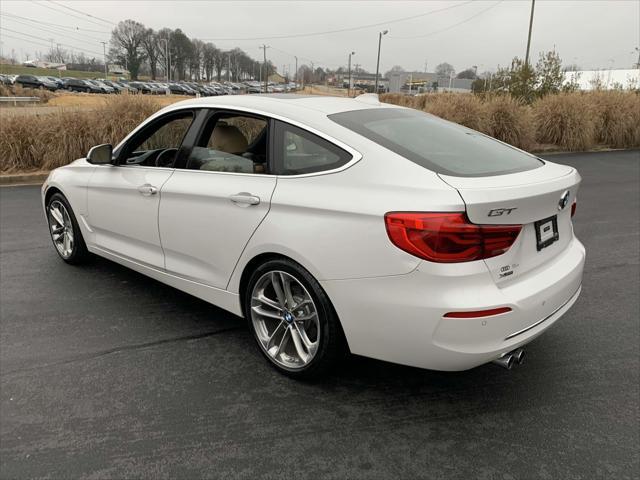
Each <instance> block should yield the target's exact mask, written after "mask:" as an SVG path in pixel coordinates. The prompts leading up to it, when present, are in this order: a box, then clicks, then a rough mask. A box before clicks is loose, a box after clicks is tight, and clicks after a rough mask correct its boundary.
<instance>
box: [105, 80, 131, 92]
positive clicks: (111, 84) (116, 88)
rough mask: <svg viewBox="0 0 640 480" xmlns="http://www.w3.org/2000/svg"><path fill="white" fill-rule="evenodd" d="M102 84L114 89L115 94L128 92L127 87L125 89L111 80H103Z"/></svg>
mask: <svg viewBox="0 0 640 480" xmlns="http://www.w3.org/2000/svg"><path fill="white" fill-rule="evenodd" d="M102 83H104V84H105V85H108V86H109V87H111V88H113V90H114V92H115V93H122V92H123V91H124V90H126V88H125V87H123V86H122V85H120V84H118V83H117V82H112V81H111V80H102Z"/></svg>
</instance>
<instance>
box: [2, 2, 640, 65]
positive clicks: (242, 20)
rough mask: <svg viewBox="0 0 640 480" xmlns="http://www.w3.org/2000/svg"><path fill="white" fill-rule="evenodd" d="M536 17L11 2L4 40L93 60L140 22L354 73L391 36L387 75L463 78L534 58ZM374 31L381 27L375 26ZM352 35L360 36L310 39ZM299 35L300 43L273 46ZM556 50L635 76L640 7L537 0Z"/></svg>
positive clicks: (341, 6) (394, 7)
mask: <svg viewBox="0 0 640 480" xmlns="http://www.w3.org/2000/svg"><path fill="white" fill-rule="evenodd" d="M61 5H66V6H68V7H71V8H73V9H75V10H77V11H79V12H83V13H86V14H89V15H92V16H93V17H90V16H86V15H84V14H83V13H79V12H74V11H71V10H69V9H65V8H64V7H62V6H61ZM530 8H531V1H530V0H503V1H499V0H488V1H485V0H476V1H471V2H470V1H468V0H451V1H375V2H371V1H368V2H358V1H342V2H337V1H332V2H330V1H296V2H275V1H269V0H266V1H260V2H249V1H247V2H242V1H235V2H211V1H209V2H205V1H135V0H130V1H97V0H94V1H68V0H65V1H62V0H60V1H58V0H56V1H54V2H52V1H49V0H38V1H14V0H2V1H0V11H1V13H3V14H4V15H2V16H0V22H1V23H0V27H1V28H0V40H1V41H2V49H3V52H4V54H5V56H8V55H9V54H10V52H11V50H12V49H14V50H15V52H16V56H17V57H18V58H20V55H21V52H22V54H23V59H24V54H26V53H29V55H30V58H33V53H34V52H35V51H46V50H47V46H48V45H50V43H51V39H53V41H54V42H56V43H62V44H65V47H68V46H72V47H74V48H77V49H84V50H85V53H87V54H89V55H90V56H91V55H92V53H94V52H95V53H98V54H100V53H101V52H102V45H101V44H100V41H101V40H108V39H109V33H108V32H109V31H110V30H111V28H113V25H114V24H115V23H117V22H118V21H120V20H124V19H127V18H132V19H134V20H137V21H139V22H141V23H143V24H145V25H146V26H148V27H152V28H154V29H160V28H163V27H169V28H172V29H175V28H181V29H182V30H183V31H184V32H185V33H186V34H187V35H188V36H189V37H190V38H200V39H203V40H210V41H211V42H212V43H214V44H216V45H217V46H218V47H219V48H222V49H231V48H233V47H236V46H237V47H240V48H242V49H243V50H245V51H246V52H247V53H248V54H249V55H251V56H252V57H254V58H256V59H260V58H261V57H262V51H261V50H260V48H259V45H261V44H263V43H265V44H267V45H268V46H270V47H271V48H269V49H267V57H268V59H270V60H271V61H273V62H274V63H275V64H276V65H277V67H278V69H279V70H282V68H283V66H285V69H288V68H291V70H293V68H294V65H295V59H294V58H293V55H297V56H298V57H299V62H300V63H303V62H304V63H309V62H310V61H311V60H313V61H314V62H315V63H316V65H320V66H329V67H331V68H336V67H338V66H340V65H344V66H346V63H347V56H348V54H349V52H350V51H355V52H356V55H355V56H354V57H353V63H359V64H360V65H361V66H362V67H363V68H365V69H367V70H369V71H375V62H376V53H377V46H378V32H380V31H381V30H384V29H388V30H389V33H388V35H386V36H385V37H383V40H382V54H381V59H380V65H381V67H380V70H381V71H382V72H385V71H387V70H388V69H390V68H391V67H392V66H394V65H401V66H402V67H403V68H405V69H406V70H418V71H423V70H424V68H425V62H427V64H428V70H429V71H433V68H434V67H435V66H436V65H437V64H439V63H441V62H449V63H451V64H452V65H453V66H454V67H455V69H456V71H460V70H463V69H464V68H467V67H470V66H472V65H477V66H478V70H479V71H485V70H491V69H495V68H496V66H497V65H506V64H508V63H509V62H510V60H511V58H513V57H514V56H520V57H524V54H525V49H526V41H527V29H528V24H529V13H530ZM430 12H431V13H430ZM11 14H13V15H19V16H21V17H24V18H28V19H31V20H38V21H40V22H47V23H48V24H43V23H40V24H36V23H33V22H30V21H28V20H25V19H24V18H22V19H19V18H16V17H11V16H10V15H11ZM425 14H426V15H425ZM407 17H414V18H409V19H407ZM53 23H55V24H58V25H62V26H70V27H78V28H80V29H82V30H77V31H75V32H71V31H69V30H68V29H62V28H60V27H57V26H52V25H49V24H53ZM372 24H379V25H377V26H369V25H372ZM363 26H364V27H365V28H359V29H356V30H354V28H356V27H363ZM343 29H351V30H348V31H342V32H334V33H326V34H322V35H308V34H312V33H319V32H326V31H335V30H343ZM16 32H21V33H16ZM62 32H65V34H64V35H63V33H62ZM103 32H104V33H103ZM24 34H27V35H31V36H26V35H24ZM294 35H298V36H297V37H292V38H266V37H278V36H294ZM17 38H22V39H24V40H17ZM229 39H234V40H229ZM27 40H28V41H27ZM554 47H555V48H556V50H557V51H558V52H559V53H560V55H561V57H562V59H563V61H564V63H565V64H578V65H579V66H580V67H582V68H583V69H587V68H609V67H611V66H613V67H614V68H631V64H632V63H634V62H635V61H637V58H638V54H637V52H636V53H635V54H634V53H632V52H633V51H634V50H635V48H636V47H640V0H617V1H616V0H607V1H587V0H583V1H580V0H573V1H571V0H537V2H536V6H535V15H534V21H533V36H532V40H531V51H532V58H533V59H534V60H536V59H537V57H538V53H539V52H541V51H547V50H551V49H553V48H554ZM89 52H91V53H89ZM96 56H97V57H98V58H100V55H96Z"/></svg>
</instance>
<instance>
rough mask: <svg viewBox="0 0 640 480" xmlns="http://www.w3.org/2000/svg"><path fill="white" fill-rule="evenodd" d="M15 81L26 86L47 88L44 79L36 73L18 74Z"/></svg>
mask: <svg viewBox="0 0 640 480" xmlns="http://www.w3.org/2000/svg"><path fill="white" fill-rule="evenodd" d="M13 83H14V84H18V85H20V86H21V87H25V88H45V86H44V83H43V82H42V80H40V79H39V78H38V77H36V76H35V75H18V76H17V77H16V79H15V81H14V82H13Z"/></svg>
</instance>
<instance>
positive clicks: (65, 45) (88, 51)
mask: <svg viewBox="0 0 640 480" xmlns="http://www.w3.org/2000/svg"><path fill="white" fill-rule="evenodd" d="M2 30H3V31H8V32H11V33H17V34H18V35H24V36H25V37H31V38H35V39H36V40H44V41H48V40H49V39H48V38H43V37H38V36H36V35H30V34H28V33H23V32H19V31H17V30H11V29H10V28H6V27H3V28H2ZM56 43H58V42H56ZM60 45H62V46H64V47H68V48H71V49H75V50H80V51H81V52H86V53H92V54H94V55H102V53H100V52H94V51H92V50H87V49H84V48H78V47H74V46H73V45H69V44H67V43H60Z"/></svg>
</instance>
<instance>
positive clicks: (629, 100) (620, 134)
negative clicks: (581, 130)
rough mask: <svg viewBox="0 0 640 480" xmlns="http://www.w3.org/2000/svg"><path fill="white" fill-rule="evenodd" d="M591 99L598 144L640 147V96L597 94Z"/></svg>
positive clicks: (616, 146) (617, 93)
mask: <svg viewBox="0 0 640 480" xmlns="http://www.w3.org/2000/svg"><path fill="white" fill-rule="evenodd" d="M591 99H592V101H591V103H592V105H593V108H594V110H595V112H594V113H595V114H594V128H595V140H596V142H598V143H603V144H605V145H610V146H611V147H614V148H625V147H628V146H638V145H640V95H629V94H627V93H625V92H619V91H613V92H595V93H593V94H591Z"/></svg>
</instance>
